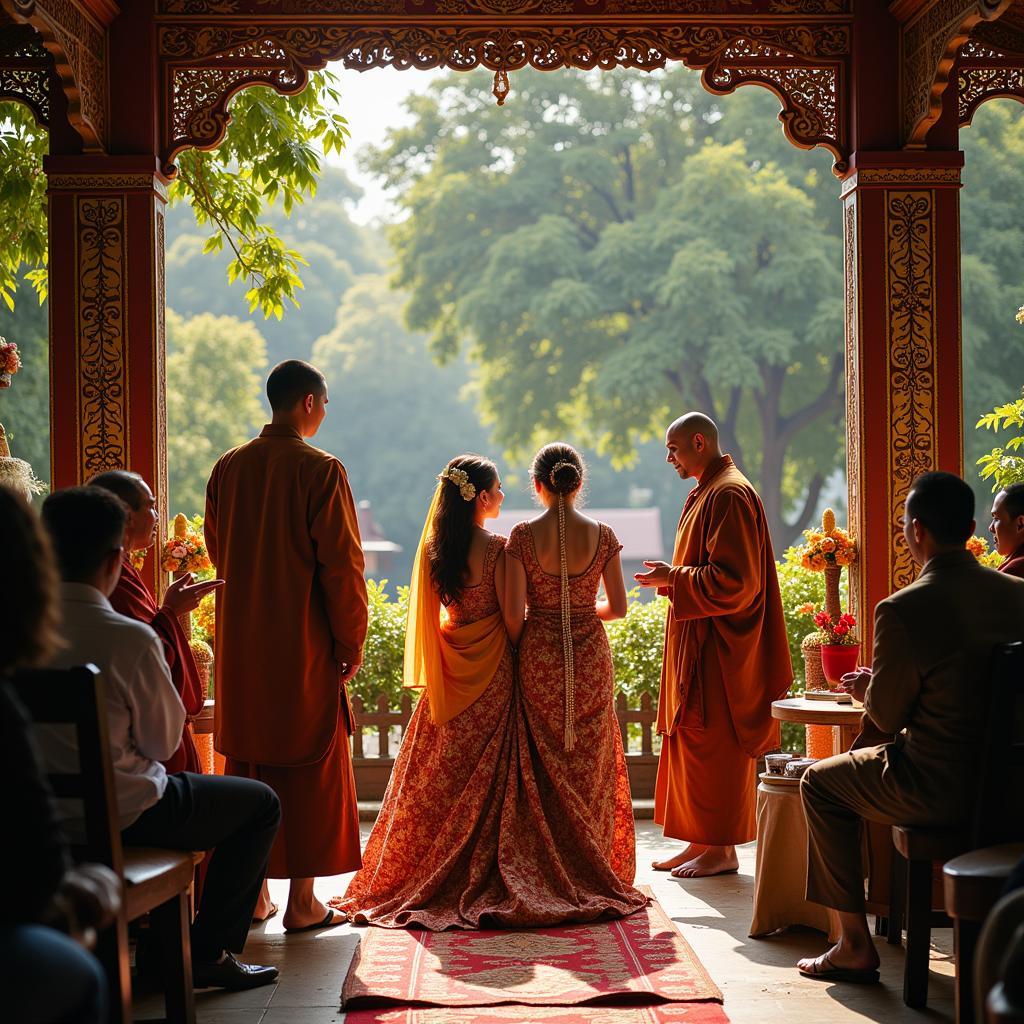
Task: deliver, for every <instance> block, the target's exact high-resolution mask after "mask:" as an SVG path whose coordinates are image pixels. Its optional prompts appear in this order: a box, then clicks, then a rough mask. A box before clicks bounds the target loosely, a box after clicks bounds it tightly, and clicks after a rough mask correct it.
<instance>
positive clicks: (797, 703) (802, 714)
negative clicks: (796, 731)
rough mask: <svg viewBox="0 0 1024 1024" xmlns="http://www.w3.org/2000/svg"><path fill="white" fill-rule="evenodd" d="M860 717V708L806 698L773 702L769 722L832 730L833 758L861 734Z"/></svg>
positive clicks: (862, 706)
mask: <svg viewBox="0 0 1024 1024" xmlns="http://www.w3.org/2000/svg"><path fill="white" fill-rule="evenodd" d="M863 714H864V705H863V704H839V703H838V702H836V701H834V700H808V699H807V698H806V697H787V698H786V699H785V700H774V701H772V718H777V719H778V720H779V721H780V722H799V723H800V724H801V725H831V726H833V729H832V753H833V754H843V753H845V752H846V751H847V750H849V749H850V747H851V746H853V741H854V739H855V738H856V736H857V733H858V732H860V718H861V715H863Z"/></svg>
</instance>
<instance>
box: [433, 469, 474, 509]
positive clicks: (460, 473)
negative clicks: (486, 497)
mask: <svg viewBox="0 0 1024 1024" xmlns="http://www.w3.org/2000/svg"><path fill="white" fill-rule="evenodd" d="M438 479H439V480H447V481H448V482H449V483H452V484H454V485H455V486H456V487H458V489H459V494H461V495H462V500H463V501H472V500H473V499H474V498H475V497H476V487H475V486H474V485H473V484H472V483H470V480H469V474H468V473H467V472H466V471H465V470H464V469H458V468H457V467H453V466H445V468H444V469H443V470H442V472H441V475H440V476H439V477H438Z"/></svg>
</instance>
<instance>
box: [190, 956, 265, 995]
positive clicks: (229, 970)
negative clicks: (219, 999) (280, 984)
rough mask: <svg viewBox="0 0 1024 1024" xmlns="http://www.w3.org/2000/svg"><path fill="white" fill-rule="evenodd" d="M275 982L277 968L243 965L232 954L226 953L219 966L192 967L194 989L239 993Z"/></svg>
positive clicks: (195, 965) (196, 965) (202, 965)
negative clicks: (242, 990) (224, 989)
mask: <svg viewBox="0 0 1024 1024" xmlns="http://www.w3.org/2000/svg"><path fill="white" fill-rule="evenodd" d="M275 981H277V968H276V967H263V966H261V965H260V964H242V963H239V962H238V961H237V960H236V959H235V958H234V957H233V956H232V955H231V954H230V953H225V954H224V959H223V960H221V962H220V963H219V964H193V965H192V985H193V987H194V988H226V989H229V990H231V991H236V992H237V991H240V990H241V989H245V988H259V987H260V985H272V984H273V983H274V982H275Z"/></svg>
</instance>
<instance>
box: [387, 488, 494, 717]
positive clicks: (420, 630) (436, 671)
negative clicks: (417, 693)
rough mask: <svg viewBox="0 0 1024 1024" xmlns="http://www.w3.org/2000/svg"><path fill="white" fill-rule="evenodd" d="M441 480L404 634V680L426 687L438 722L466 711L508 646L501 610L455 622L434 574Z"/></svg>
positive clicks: (419, 552)
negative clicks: (444, 605)
mask: <svg viewBox="0 0 1024 1024" xmlns="http://www.w3.org/2000/svg"><path fill="white" fill-rule="evenodd" d="M451 486H453V485H452V484H450V483H449V482H448V481H446V480H439V481H438V484H437V488H436V490H435V491H434V498H433V501H431V503H430V511H428V512H427V521H426V523H424V525H423V533H422V534H421V536H420V543H419V547H418V548H417V549H416V558H415V561H414V562H413V567H412V580H411V584H410V589H409V619H408V622H407V625H406V633H405V671H404V673H403V685H404V686H409V687H416V688H423V689H425V690H426V695H427V697H426V699H427V702H428V705H429V708H430V717H431V720H432V721H433V722H434V723H436V724H437V725H443V724H444V723H445V722H448V721H450V720H451V719H452V718H454V717H455V716H456V715H457V714H458V713H459V712H460V711H464V710H465V709H466V708H467V707H469V705H470V704H472V703H473V701H475V700H476V699H477V698H478V697H479V696H480V695H481V694H482V693H483V692H484V691H485V690H486V689H487V684H488V683H490V681H491V679H492V678H493V677H494V673H495V672H496V671H497V669H498V666H499V665H500V664H501V659H502V657H503V655H504V654H505V651H506V649H507V647H508V636H507V634H506V633H505V626H504V622H503V621H502V617H501V613H500V612H495V613H493V614H491V615H488V616H486V617H485V618H483V619H478V620H477V621H476V622H471V623H469V624H468V625H464V626H452V625H450V623H449V622H448V616H447V614H445V613H444V611H443V610H442V607H441V598H440V597H439V596H438V593H437V590H436V589H435V588H434V583H433V580H432V579H431V576H430V555H429V553H428V550H427V549H428V546H429V543H430V537H431V531H432V529H433V524H434V516H435V515H436V513H437V509H438V506H439V505H440V504H441V493H442V490H441V489H442V488H443V487H451Z"/></svg>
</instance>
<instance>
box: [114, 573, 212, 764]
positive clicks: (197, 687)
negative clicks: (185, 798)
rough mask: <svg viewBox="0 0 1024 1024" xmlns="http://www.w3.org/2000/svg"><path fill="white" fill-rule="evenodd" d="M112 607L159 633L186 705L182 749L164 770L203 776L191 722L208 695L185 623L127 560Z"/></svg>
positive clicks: (182, 700)
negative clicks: (159, 600)
mask: <svg viewBox="0 0 1024 1024" xmlns="http://www.w3.org/2000/svg"><path fill="white" fill-rule="evenodd" d="M110 603H111V605H112V606H113V608H114V611H115V612H118V613H119V614H121V615H127V616H128V618H130V619H137V620H138V621H139V622H145V623H146V625H147V626H151V627H152V628H153V629H154V630H155V631H156V635H157V636H158V637H160V642H161V643H162V644H163V648H164V657H165V658H166V659H167V667H168V668H169V669H170V670H171V681H172V682H173V683H174V688H175V689H176V690H177V691H178V696H179V697H180V698H181V702H182V704H184V705H185V714H186V715H187V716H188V717H187V718H186V720H185V726H184V731H183V733H182V737H181V746H179V747H178V749H177V750H176V751H175V752H174V754H172V755H171V758H170V760H168V761H164V767H165V768H166V769H167V771H168V772H202V770H203V768H202V765H201V764H200V762H199V754H198V752H197V751H196V744H195V740H194V739H193V737H192V728H191V726H190V725H189V722H190V721H191V720H192V719H193V718H195V717H196V716H197V715H198V714H199V713H200V712H201V711H202V710H203V703H204V701H205V700H206V692H205V690H204V689H203V682H202V680H201V679H200V678H199V669H198V668H197V667H196V659H195V658H194V657H193V656H192V649H191V648H190V647H189V645H188V637H186V636H185V630H183V629H182V628H181V623H180V622H179V621H178V620H177V618H175V616H173V615H172V614H171V613H170V612H169V611H167V610H166V609H164V608H161V607H160V606H159V605H158V604H157V603H156V600H155V599H154V598H153V595H152V594H151V593H150V592H149V589H148V588H147V586H146V584H145V583H143V581H142V576H141V575H140V574H139V572H138V571H137V570H136V569H135V568H134V567H133V566H132V564H131V563H130V562H128V561H127V560H126V561H125V563H124V565H122V566H121V578H120V579H119V580H118V582H117V587H116V588H115V589H114V592H113V594H111V595H110Z"/></svg>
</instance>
